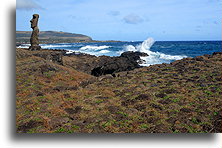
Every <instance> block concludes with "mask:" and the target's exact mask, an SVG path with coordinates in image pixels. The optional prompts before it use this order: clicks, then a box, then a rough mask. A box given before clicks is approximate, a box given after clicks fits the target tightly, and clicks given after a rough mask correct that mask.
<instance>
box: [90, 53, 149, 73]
mask: <svg viewBox="0 0 222 148" xmlns="http://www.w3.org/2000/svg"><path fill="white" fill-rule="evenodd" d="M140 56H148V55H147V54H146V53H141V52H124V53H122V54H121V56H120V57H108V56H101V57H98V58H99V59H98V62H97V64H96V66H95V67H94V68H93V69H92V71H91V75H94V76H97V77H98V76H101V75H106V74H114V73H117V72H121V71H129V70H133V69H135V68H139V67H140V65H139V63H138V61H139V60H140Z"/></svg>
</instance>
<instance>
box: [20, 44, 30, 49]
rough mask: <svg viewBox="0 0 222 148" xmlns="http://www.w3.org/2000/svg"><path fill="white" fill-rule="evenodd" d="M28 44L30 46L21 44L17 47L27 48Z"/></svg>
mask: <svg viewBox="0 0 222 148" xmlns="http://www.w3.org/2000/svg"><path fill="white" fill-rule="evenodd" d="M29 46H31V44H22V45H20V46H18V47H17V48H29Z"/></svg>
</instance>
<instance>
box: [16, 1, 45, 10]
mask: <svg viewBox="0 0 222 148" xmlns="http://www.w3.org/2000/svg"><path fill="white" fill-rule="evenodd" d="M16 9H20V10H32V9H42V7H41V6H40V5H38V4H37V3H36V2H34V1H33V0H17V1H16Z"/></svg>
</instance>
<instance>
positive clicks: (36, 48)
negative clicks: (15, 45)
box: [29, 45, 41, 51]
mask: <svg viewBox="0 0 222 148" xmlns="http://www.w3.org/2000/svg"><path fill="white" fill-rule="evenodd" d="M29 50H31V51H35V50H41V46H39V45H36V46H30V47H29Z"/></svg>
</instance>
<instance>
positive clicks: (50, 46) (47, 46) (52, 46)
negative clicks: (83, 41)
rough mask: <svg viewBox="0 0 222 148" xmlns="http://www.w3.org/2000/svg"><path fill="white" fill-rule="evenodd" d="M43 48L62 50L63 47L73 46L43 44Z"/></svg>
mask: <svg viewBox="0 0 222 148" xmlns="http://www.w3.org/2000/svg"><path fill="white" fill-rule="evenodd" d="M40 46H41V48H43V49H52V48H61V47H72V45H68V44H54V45H51V44H41V45H40Z"/></svg>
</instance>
